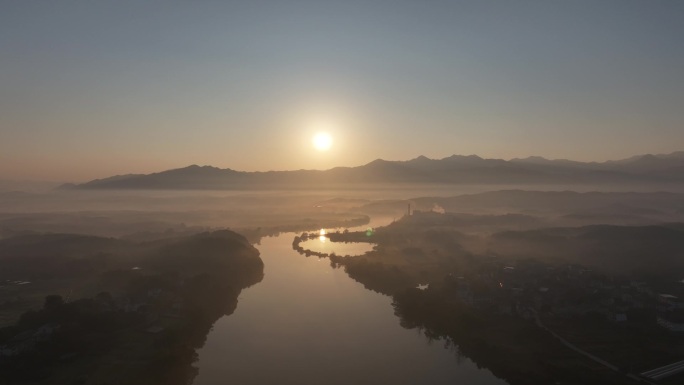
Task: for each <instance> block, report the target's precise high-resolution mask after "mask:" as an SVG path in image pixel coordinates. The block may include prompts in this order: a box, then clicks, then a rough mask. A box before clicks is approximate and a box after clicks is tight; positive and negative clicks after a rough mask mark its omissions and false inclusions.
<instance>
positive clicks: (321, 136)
mask: <svg viewBox="0 0 684 385" xmlns="http://www.w3.org/2000/svg"><path fill="white" fill-rule="evenodd" d="M311 142H312V143H313V146H314V148H315V149H316V150H318V151H327V150H329V149H330V147H332V144H333V139H332V136H330V134H328V133H327V132H319V133H318V134H316V135H314V137H313V139H312V140H311Z"/></svg>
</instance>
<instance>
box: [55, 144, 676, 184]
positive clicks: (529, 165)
mask: <svg viewBox="0 0 684 385" xmlns="http://www.w3.org/2000/svg"><path fill="white" fill-rule="evenodd" d="M387 183H389V184H401V183H418V184H501V185H515V184H578V183H579V184H601V183H675V184H680V183H684V151H678V152H673V153H670V154H659V155H652V154H647V155H639V156H634V157H631V158H627V159H622V160H615V161H606V162H579V161H572V160H565V159H553V160H552V159H546V158H542V157H534V156H533V157H528V158H515V159H511V160H503V159H485V158H481V157H479V156H477V155H468V156H463V155H452V156H450V157H447V158H443V159H430V158H427V157H425V156H419V157H417V158H414V159H411V160H406V161H388V160H382V159H377V160H374V161H372V162H370V163H368V164H365V165H362V166H358V167H336V168H332V169H329V170H295V171H267V172H247V171H236V170H232V169H229V168H226V169H221V168H217V167H212V166H198V165H192V166H188V167H184V168H178V169H172V170H167V171H162V172H158V173H152V174H129V175H117V176H113V177H109V178H104V179H96V180H92V181H90V182H87V183H83V184H65V185H62V186H61V188H62V189H169V190H185V189H203V190H212V189H214V190H227V189H250V188H271V187H281V188H310V187H344V186H352V185H363V184H387Z"/></svg>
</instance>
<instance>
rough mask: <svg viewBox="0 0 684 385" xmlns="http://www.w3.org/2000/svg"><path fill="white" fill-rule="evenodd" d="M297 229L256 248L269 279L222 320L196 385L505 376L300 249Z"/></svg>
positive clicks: (489, 381) (490, 384) (485, 383)
mask: <svg viewBox="0 0 684 385" xmlns="http://www.w3.org/2000/svg"><path fill="white" fill-rule="evenodd" d="M293 237H294V234H291V233H290V234H281V235H280V236H278V237H272V238H265V239H264V240H263V241H262V243H261V245H258V246H257V247H258V248H259V250H260V251H261V258H262V259H263V260H264V264H265V277H264V280H263V281H262V282H261V283H259V284H257V285H255V286H253V287H251V288H249V289H246V290H244V291H243V292H242V294H241V295H240V298H239V304H238V307H237V310H236V311H235V313H234V314H232V315H230V316H226V317H223V318H221V319H220V320H219V321H217V323H216V324H215V325H214V328H213V330H212V331H211V333H210V334H209V335H208V337H207V342H206V344H205V346H204V347H203V348H202V349H201V350H200V351H199V361H198V363H197V366H198V367H199V375H198V377H197V378H196V380H195V382H194V383H195V385H219V384H221V385H223V384H227V383H235V384H293V385H294V384H297V385H305V384H316V385H319V384H345V385H348V384H369V385H370V384H372V385H375V384H407V385H408V384H411V385H414V384H457V383H461V384H472V385H478V384H479V385H494V384H505V383H506V382H504V381H503V380H500V379H497V378H496V377H494V376H493V375H492V374H491V373H490V372H489V371H487V370H484V369H483V370H480V369H478V368H477V366H476V365H475V364H473V363H472V362H471V361H470V360H468V359H465V358H460V359H458V358H457V356H456V355H455V354H454V353H453V352H452V351H449V350H447V349H444V347H443V345H442V343H441V342H437V343H432V344H429V343H428V342H427V340H426V339H425V337H424V336H423V335H421V334H420V333H418V332H417V331H415V330H407V329H404V328H402V327H401V326H400V325H399V319H398V318H397V317H396V316H395V315H394V313H393V309H392V306H391V298H390V297H387V296H384V295H381V294H378V293H375V292H372V291H369V290H366V289H364V287H363V286H362V285H361V284H359V283H357V282H356V281H354V280H352V279H350V278H349V277H348V276H347V275H346V273H345V272H344V271H343V270H341V269H333V268H331V267H330V264H329V262H328V260H327V259H318V258H316V257H310V258H306V257H304V256H302V255H300V254H298V253H296V252H295V251H294V250H292V239H293Z"/></svg>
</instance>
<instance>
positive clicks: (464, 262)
mask: <svg viewBox="0 0 684 385" xmlns="http://www.w3.org/2000/svg"><path fill="white" fill-rule="evenodd" d="M451 221H452V220H451V219H450V216H449V214H446V215H445V214H437V213H432V212H417V213H414V215H412V216H405V217H403V218H402V219H400V220H398V221H395V222H393V223H392V224H390V225H388V226H385V227H381V228H378V229H375V231H372V232H361V231H354V232H351V231H338V232H331V233H328V234H327V235H326V236H327V237H328V238H329V239H330V241H331V242H370V243H374V244H376V247H375V248H374V250H373V251H370V252H367V253H366V254H364V255H360V256H339V255H335V254H334V253H331V254H326V253H322V252H315V251H311V250H305V249H303V248H302V247H301V246H300V243H301V242H304V241H306V240H308V239H312V238H315V237H318V234H316V233H303V234H301V235H299V236H295V238H294V240H293V243H292V247H293V249H294V250H295V251H297V252H298V253H300V254H302V255H305V256H307V257H308V256H316V257H318V258H328V259H329V260H330V264H331V266H332V267H333V268H340V267H343V268H344V269H345V272H346V273H347V274H348V275H349V276H350V277H351V278H352V279H354V280H356V281H358V282H360V283H361V284H363V285H364V286H365V287H366V288H367V289H370V290H374V291H376V292H379V293H382V294H385V295H389V296H392V298H393V307H394V309H395V314H396V315H397V316H398V317H399V319H400V323H401V325H402V326H403V327H405V328H409V329H418V330H420V331H421V332H422V333H423V334H424V335H425V337H426V338H427V339H428V340H430V341H442V342H443V343H444V344H445V347H447V348H449V349H451V350H453V351H454V352H455V354H456V355H457V357H462V356H464V357H468V358H470V359H471V360H473V361H474V362H475V363H476V364H477V365H478V367H484V368H487V369H488V370H490V371H491V372H492V373H493V374H494V375H496V376H497V377H500V378H502V379H504V380H506V381H508V382H509V383H510V384H511V385H519V384H520V385H522V384H531V383H558V379H559V378H562V379H563V381H562V382H560V383H563V384H597V385H598V384H635V383H638V382H639V380H635V379H636V378H637V375H638V373H641V372H642V371H645V370H648V369H653V368H656V367H659V366H662V365H664V364H668V363H671V362H676V361H679V360H681V355H682V354H684V351H682V349H681V348H679V347H678V346H681V344H674V345H673V344H672V340H673V339H675V340H677V341H682V340H681V337H680V336H678V335H673V334H671V333H668V332H667V331H665V330H663V329H662V328H660V327H658V325H657V324H656V322H655V321H656V315H655V311H656V305H655V304H654V303H653V296H652V295H651V294H650V291H649V290H650V289H647V288H646V287H647V286H648V284H647V283H644V282H643V281H641V280H639V279H642V280H646V281H648V279H649V277H650V278H651V279H655V280H658V279H660V280H662V277H663V276H662V275H661V276H660V277H658V278H653V277H652V276H649V275H648V274H652V272H648V274H646V273H645V274H644V276H629V277H626V276H625V275H624V271H620V270H618V272H615V273H614V274H611V273H610V270H603V271H602V270H601V269H600V268H598V267H597V270H596V271H592V270H590V269H587V268H584V267H583V266H581V265H579V264H577V261H572V260H550V261H547V262H546V263H541V262H538V260H536V259H534V258H524V257H521V256H519V255H515V256H513V255H510V256H507V255H498V254H491V251H490V250H493V249H495V247H494V246H498V245H497V244H496V243H495V242H496V240H497V237H496V236H495V235H491V236H483V235H478V236H471V235H467V234H464V233H461V232H459V231H457V229H456V228H455V227H454V226H455V225H449V223H450V222H451ZM601 230H602V231H603V232H607V233H608V234H609V235H610V236H609V237H606V239H596V238H593V239H592V242H594V244H595V245H596V247H598V248H599V249H601V248H602V247H604V248H603V249H601V250H603V251H604V252H605V245H604V244H602V242H603V243H606V244H609V243H610V242H613V241H614V240H615V239H616V237H615V234H614V233H613V231H626V232H627V233H630V234H633V233H634V232H635V231H638V230H642V228H629V227H626V228H617V229H616V230H612V231H606V230H605V229H601ZM645 231H646V233H647V234H648V232H649V231H651V232H652V231H654V230H653V229H646V230H645ZM620 239H623V238H620ZM490 241H491V243H490ZM568 244H570V241H568ZM496 250H499V251H501V250H503V248H500V247H497V248H496ZM583 250H584V251H585V252H586V251H587V249H583ZM565 254H567V253H565ZM623 263H624V261H623ZM629 263H634V262H633V261H629ZM597 264H598V265H599V266H601V261H597ZM602 266H604V267H605V266H610V265H602ZM635 266H636V265H635ZM665 273H667V272H665ZM665 275H667V274H665ZM630 279H631V281H630ZM563 280H570V282H573V283H572V285H569V284H568V285H565V287H562V286H561V285H560V284H557V283H554V281H555V282H562V281H563ZM622 282H626V283H622ZM630 282H632V284H631V286H630ZM635 282H639V283H635ZM419 285H420V286H421V288H417V287H418V286H419ZM573 285H574V286H573ZM625 285H627V286H625ZM616 287H617V288H622V289H616ZM616 290H618V291H619V290H622V291H623V292H624V293H622V294H620V296H621V297H622V298H623V299H624V301H631V302H629V303H627V302H625V303H616V302H615V300H613V299H612V297H611V296H614V294H609V293H615V292H616ZM584 292H588V293H592V292H593V293H597V294H594V297H598V298H596V299H591V298H584V296H586V295H585V294H582V293H584ZM573 296H574V297H573ZM573 298H576V299H573ZM572 301H574V302H572ZM591 301H595V302H596V306H595V307H591V306H593V303H592V302H591ZM575 303H577V305H575ZM588 303H589V304H591V305H588ZM580 304H581V305H580ZM630 306H631V307H630ZM624 309H626V310H624ZM616 312H617V313H616ZM623 313H624V314H626V316H625V315H622V316H620V315H619V314H623ZM615 314H618V316H617V317H625V318H626V319H628V320H629V321H625V322H617V323H616V321H615V317H616V315H615ZM537 316H539V317H541V319H543V320H544V323H545V324H546V325H552V327H553V330H554V331H555V332H557V333H559V332H560V334H561V335H563V336H566V339H569V340H570V342H572V343H574V344H576V345H579V346H581V347H582V348H583V349H585V350H586V351H589V352H592V354H596V355H597V356H599V357H601V358H603V359H605V360H607V361H608V362H610V363H611V364H613V365H615V366H617V367H618V368H619V370H618V372H614V371H611V370H610V369H608V368H606V367H605V366H602V365H601V364H599V363H597V362H593V361H591V360H589V359H587V358H586V357H583V356H582V355H580V354H579V353H577V352H576V351H572V350H571V349H569V348H568V347H567V346H565V345H563V343H562V342H561V341H560V340H558V339H556V338H555V337H554V336H553V335H552V334H551V333H549V332H548V331H546V330H544V329H542V328H540V327H539V326H538V324H537V323H536V322H535V321H536V320H538V319H539V318H537ZM611 317H612V321H611ZM584 335H586V337H583V336H584Z"/></svg>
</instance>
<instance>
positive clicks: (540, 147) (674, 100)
mask: <svg viewBox="0 0 684 385" xmlns="http://www.w3.org/2000/svg"><path fill="white" fill-rule="evenodd" d="M319 130H325V131H328V132H330V133H331V134H332V136H333V137H334V144H333V147H332V149H331V150H330V151H327V152H317V151H315V150H314V149H313V148H312V146H311V137H312V136H313V135H314V134H315V133H316V132H317V131H319ZM674 150H684V1H678V0H671V1H654V0H642V1H630V0H615V1H608V0H600V1H597V0H591V1H579V0H567V1H549V0H540V1H510V0H501V1H483V0H477V1H396V0H395V1H374V0H364V1H351V0H344V1H323V0H318V1H287V0H278V1H272V2H267V1H244V2H230V1H182V2H181V1H178V2H174V1H140V0H136V1H121V0H116V1H65V0H62V1H30V0H16V1H10V0H6V1H3V2H2V8H1V11H0V178H11V179H50V180H71V181H81V180H85V179H91V178H95V177H104V176H109V175H113V174H122V173H139V172H153V171H161V170H164V169H169V168H175V167H183V166H186V165H189V164H193V163H196V164H210V165H214V166H217V167H230V168H233V169H238V170H271V169H275V170H282V169H299V168H329V167H333V166H336V165H349V166H352V165H360V164H363V163H366V162H368V161H371V160H373V159H376V158H384V159H409V158H413V157H415V156H418V155H421V154H422V155H426V156H428V157H432V158H441V157H445V156H449V155H451V154H473V153H475V154H478V155H481V156H484V157H497V158H511V157H521V156H528V155H541V156H546V157H551V158H572V159H578V160H605V159H611V158H621V157H627V156H630V155H634V154H640V153H662V152H671V151H674Z"/></svg>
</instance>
